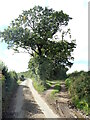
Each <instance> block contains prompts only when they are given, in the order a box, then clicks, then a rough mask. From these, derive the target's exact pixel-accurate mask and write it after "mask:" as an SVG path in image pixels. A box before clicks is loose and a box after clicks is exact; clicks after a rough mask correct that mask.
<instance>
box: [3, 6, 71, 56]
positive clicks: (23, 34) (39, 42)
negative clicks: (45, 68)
mask: <svg viewBox="0 0 90 120" xmlns="http://www.w3.org/2000/svg"><path fill="white" fill-rule="evenodd" d="M70 19H71V18H70V17H69V15H67V14H65V13H64V12H63V11H62V10H61V11H55V10H53V9H48V8H47V7H45V8H42V7H41V6H35V7H34V8H32V9H30V10H27V11H23V13H22V14H21V15H19V17H18V18H17V19H15V20H13V21H12V22H11V24H10V26H8V28H7V29H5V30H4V32H1V37H2V38H3V40H4V41H5V42H6V43H7V44H8V47H9V48H11V47H12V46H13V47H14V49H15V50H17V51H18V47H22V48H24V49H26V50H27V51H28V52H29V53H30V51H29V50H30V48H31V49H32V53H30V54H31V55H32V56H33V55H34V54H33V52H35V53H36V54H38V55H39V56H41V55H42V54H43V52H44V53H45V52H46V46H47V45H48V42H49V41H50V39H52V38H53V36H54V35H55V33H57V32H58V31H59V30H61V29H62V28H61V26H67V25H68V22H69V20H70Z"/></svg>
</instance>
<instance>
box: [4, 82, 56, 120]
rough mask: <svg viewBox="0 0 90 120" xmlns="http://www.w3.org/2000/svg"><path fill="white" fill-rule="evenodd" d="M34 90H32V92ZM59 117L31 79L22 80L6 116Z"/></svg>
mask: <svg viewBox="0 0 90 120" xmlns="http://www.w3.org/2000/svg"><path fill="white" fill-rule="evenodd" d="M31 91H32V92H31ZM51 117H52V118H57V115H55V114H54V113H53V111H52V110H51V109H50V108H49V107H48V106H47V104H46V103H45V101H43V100H42V98H41V97H40V95H39V94H38V93H37V92H36V91H35V89H34V88H33V85H32V81H31V80H25V81H24V82H22V83H21V84H20V86H19V88H18V90H17V92H16V94H15V95H14V96H13V98H12V101H11V104H10V106H9V108H8V110H7V113H6V114H5V115H4V118H51Z"/></svg>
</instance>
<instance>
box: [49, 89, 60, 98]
mask: <svg viewBox="0 0 90 120" xmlns="http://www.w3.org/2000/svg"><path fill="white" fill-rule="evenodd" d="M56 93H59V90H56V89H55V90H53V91H52V92H51V97H54V96H55V94H56Z"/></svg>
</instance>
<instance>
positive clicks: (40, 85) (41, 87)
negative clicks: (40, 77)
mask: <svg viewBox="0 0 90 120" xmlns="http://www.w3.org/2000/svg"><path fill="white" fill-rule="evenodd" d="M33 86H34V88H35V89H36V90H37V91H38V92H39V93H42V92H44V90H45V89H46V88H45V86H44V85H43V83H42V82H41V81H36V80H33Z"/></svg>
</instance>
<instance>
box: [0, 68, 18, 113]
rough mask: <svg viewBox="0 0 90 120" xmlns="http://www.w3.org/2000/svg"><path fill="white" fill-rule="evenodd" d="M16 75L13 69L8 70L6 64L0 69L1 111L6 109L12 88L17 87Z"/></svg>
mask: <svg viewBox="0 0 90 120" xmlns="http://www.w3.org/2000/svg"><path fill="white" fill-rule="evenodd" d="M17 80H18V76H17V74H16V72H15V71H10V72H8V69H7V67H6V66H4V67H3V69H2V78H1V81H2V106H3V112H5V110H6V109H7V107H8V105H9V100H10V98H11V97H12V95H13V92H14V90H15V89H16V88H17V85H18V84H17Z"/></svg>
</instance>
